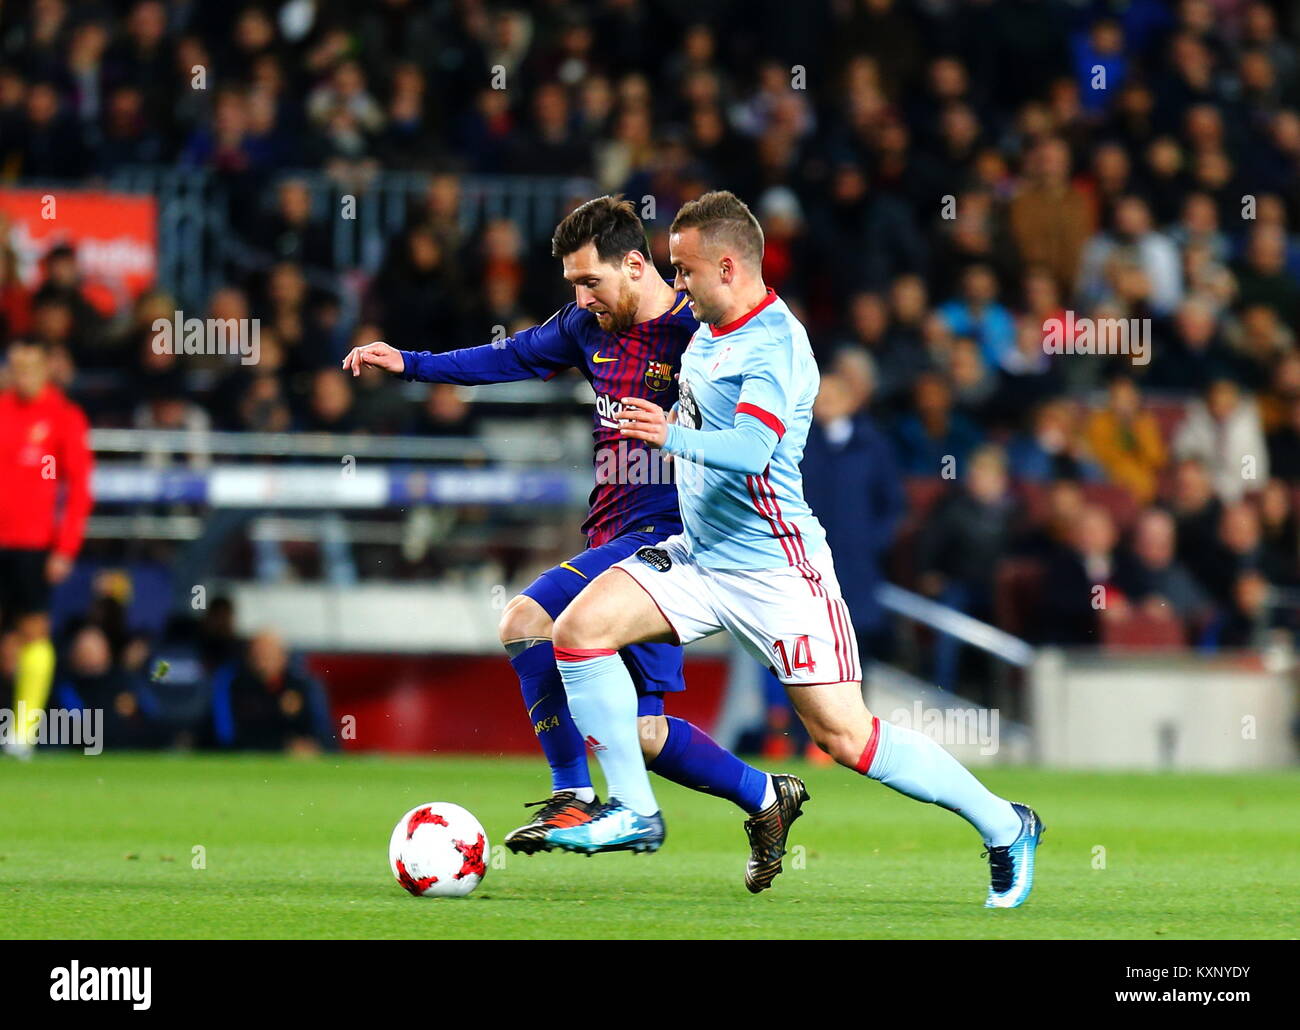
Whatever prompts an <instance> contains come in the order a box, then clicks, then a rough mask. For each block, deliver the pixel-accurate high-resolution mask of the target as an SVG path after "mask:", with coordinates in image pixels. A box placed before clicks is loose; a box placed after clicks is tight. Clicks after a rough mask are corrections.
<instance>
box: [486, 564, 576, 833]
mask: <svg viewBox="0 0 1300 1030" xmlns="http://www.w3.org/2000/svg"><path fill="white" fill-rule="evenodd" d="M565 572H567V570H564V569H562V568H561V569H552V570H551V572H550V573H547V574H546V576H556V575H557V574H559V573H565ZM567 574H569V575H572V573H567ZM546 576H544V577H542V578H541V579H539V580H538V581H537V583H534V584H533V585H532V586H531V587H530V588H529V590H531V591H533V592H534V593H535V594H536V595H538V596H537V597H534V596H529V594H528V592H525V593H522V594H520V595H519V596H517V597H515V598H513V599H511V601H510V603H509V604H507V605H506V609H505V611H504V612H503V613H502V617H501V625H500V627H499V630H500V637H501V644H502V646H503V647H504V648H505V650H506V655H507V656H508V657H509V659H510V664H511V665H512V666H513V667H514V670H515V673H516V675H518V677H519V688H520V692H521V694H522V695H523V702H524V708H525V709H526V711H527V713H528V720H529V722H531V723H532V726H533V732H534V734H536V736H537V742H538V744H539V745H541V748H542V752H543V754H545V755H546V761H547V763H548V764H549V765H550V767H551V796H550V797H549V798H547V799H545V800H544V801H540V802H530V803H529V804H528V805H527V806H526V807H529V808H535V809H537V811H536V812H534V814H533V818H532V819H531V820H530V821H529V822H527V823H525V824H524V825H523V826H520V827H518V828H516V829H514V830H512V831H511V832H510V833H508V834H506V836H505V845H506V847H508V848H509V849H510V850H511V851H514V852H516V853H521V854H532V853H533V852H535V851H540V850H542V849H544V848H545V838H546V833H547V831H548V830H550V829H551V827H553V826H569V825H572V824H573V823H575V822H581V821H583V820H585V819H588V818H590V817H591V815H592V813H593V812H595V811H596V809H597V807H598V805H597V799H596V792H595V790H594V789H593V788H592V785H591V773H590V772H589V771H588V769H587V748H586V745H585V744H584V743H583V740H582V734H580V733H579V732H578V728H577V727H576V726H574V724H573V717H572V716H571V715H570V714H569V705H568V702H567V700H566V699H565V694H564V682H563V681H562V680H561V679H560V673H559V670H558V669H556V667H555V650H554V648H553V647H552V645H551V629H552V626H553V625H554V621H553V619H552V618H551V615H550V613H549V612H548V611H547V610H546V609H545V608H544V607H543V606H542V602H541V601H540V600H538V597H541V598H542V599H544V600H548V601H551V602H552V603H554V601H555V600H559V601H562V602H567V598H565V597H563V596H562V593H561V591H559V590H558V589H555V588H554V585H553V584H552V583H549V582H548V581H547V580H546ZM576 578H577V577H575V579H576ZM539 584H541V586H540V587H539ZM548 588H550V589H548ZM552 595H555V596H552Z"/></svg>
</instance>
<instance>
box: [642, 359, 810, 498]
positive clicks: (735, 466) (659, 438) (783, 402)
mask: <svg viewBox="0 0 1300 1030" xmlns="http://www.w3.org/2000/svg"><path fill="white" fill-rule="evenodd" d="M793 381H794V368H793V357H792V351H791V349H790V347H789V345H788V341H786V342H785V343H784V344H783V343H782V342H781V341H775V340H773V341H768V342H765V343H764V344H762V345H760V346H758V347H756V348H755V350H754V353H753V354H752V355H751V356H750V360H749V361H748V363H747V369H746V371H745V373H744V374H743V376H742V378H741V382H740V397H739V399H738V401H737V403H736V413H735V416H734V417H733V420H732V425H731V428H730V429H716V430H701V429H691V428H689V427H687V426H683V425H674V424H670V423H669V421H668V419H667V417H666V416H665V414H664V411H663V409H662V408H660V407H659V406H658V405H657V404H654V403H653V402H651V401H647V400H642V399H641V398H638V397H628V398H626V399H625V400H624V401H623V408H622V409H621V410H620V411H619V413H618V418H619V419H620V420H621V421H622V423H623V428H622V433H623V435H624V436H630V437H632V438H634V439H639V440H645V441H646V442H647V443H649V444H651V445H652V446H655V447H661V448H663V450H664V451H666V452H667V453H669V454H675V455H678V456H679V457H682V458H685V459H686V460H687V461H693V462H695V463H697V464H700V465H706V466H708V467H709V468H716V469H722V470H724V471H727V472H743V473H745V474H746V475H758V474H759V473H760V472H762V471H763V470H764V469H765V468H767V465H768V462H770V461H771V460H772V453H773V452H774V451H775V450H776V445H777V444H779V443H780V442H781V437H783V436H784V435H785V423H786V421H787V419H788V418H789V410H790V408H791V407H792V405H791V402H790V399H789V391H788V390H787V388H786V386H785V384H786V383H789V382H793Z"/></svg>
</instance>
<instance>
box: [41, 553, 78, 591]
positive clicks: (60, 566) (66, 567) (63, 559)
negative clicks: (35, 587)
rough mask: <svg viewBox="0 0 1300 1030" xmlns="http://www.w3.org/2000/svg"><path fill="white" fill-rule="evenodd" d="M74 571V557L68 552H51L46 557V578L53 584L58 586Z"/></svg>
mask: <svg viewBox="0 0 1300 1030" xmlns="http://www.w3.org/2000/svg"><path fill="white" fill-rule="evenodd" d="M71 571H72V559H71V558H69V557H68V556H67V555H66V554H51V555H50V556H49V557H48V558H46V559H45V578H46V580H48V581H49V582H50V583H51V584H52V585H53V586H58V585H59V584H60V583H62V582H63V581H64V580H65V579H67V578H68V573H70V572H71Z"/></svg>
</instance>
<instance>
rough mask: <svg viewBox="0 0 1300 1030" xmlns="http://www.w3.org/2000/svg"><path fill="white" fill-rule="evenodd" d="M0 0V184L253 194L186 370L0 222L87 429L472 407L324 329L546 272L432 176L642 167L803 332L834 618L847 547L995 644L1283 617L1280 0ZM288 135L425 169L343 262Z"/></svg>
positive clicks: (658, 248)
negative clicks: (1113, 331) (253, 360)
mask: <svg viewBox="0 0 1300 1030" xmlns="http://www.w3.org/2000/svg"><path fill="white" fill-rule="evenodd" d="M2 24H3V31H0V185H2V184H3V183H6V182H8V183H17V182H31V183H38V182H65V183H72V184H77V183H90V182H95V181H98V180H100V179H103V178H104V177H107V176H110V175H112V174H113V172H114V171H115V170H117V169H120V168H122V167H126V166H129V165H135V164H142V163H145V164H147V163H155V164H162V165H168V166H180V167H187V168H195V169H206V170H208V171H209V172H210V174H212V175H213V176H215V177H217V178H218V179H219V180H220V181H222V182H224V183H226V184H227V185H228V186H229V187H230V188H231V190H232V191H234V192H235V193H236V194H237V195H239V196H243V197H248V198H250V202H248V203H246V204H242V205H239V206H237V208H236V210H235V211H234V212H233V220H232V224H231V225H230V226H229V231H230V232H231V233H232V234H234V235H235V236H236V237H237V238H238V239H239V241H240V242H241V244H242V246H243V250H242V253H244V254H245V255H248V256H249V257H248V259H247V260H245V261H244V262H242V263H241V264H240V265H239V266H238V267H232V268H231V269H229V270H228V271H229V275H228V281H227V283H226V285H224V286H223V287H222V288H221V289H219V290H218V291H217V292H216V293H215V294H214V295H213V296H211V297H210V298H209V303H208V310H207V311H205V312H203V314H204V315H210V316H213V317H248V316H254V317H257V318H259V319H260V320H261V324H262V339H261V360H260V361H259V363H258V364H256V365H254V366H248V367H234V368H233V369H232V368H231V366H229V365H221V364H218V365H217V366H216V367H215V368H214V369H213V370H212V371H213V373H214V374H213V376H212V378H211V380H210V383H209V386H208V388H207V389H205V390H204V391H202V392H195V391H193V390H191V389H188V388H187V386H186V380H185V378H184V376H183V375H182V373H183V372H184V371H186V368H183V367H182V363H183V362H185V361H191V360H193V359H189V358H185V359H181V358H177V357H176V356H174V355H159V354H156V353H154V351H153V349H152V348H151V347H150V346H149V339H150V330H149V326H150V325H151V323H152V322H153V320H154V318H156V317H166V318H170V317H171V313H172V311H173V309H174V307H175V306H176V304H175V300H174V298H172V297H169V296H166V295H164V294H162V293H159V292H151V293H148V294H146V295H144V296H143V297H141V298H140V299H139V300H138V301H137V303H136V304H135V305H134V307H133V309H131V310H129V311H128V312H127V313H126V314H125V315H124V316H122V317H119V318H116V319H110V318H107V317H105V316H104V315H103V314H101V313H100V311H99V310H98V309H97V308H96V307H95V306H94V305H93V304H91V303H90V301H89V300H88V296H87V284H86V283H85V282H83V281H82V278H81V276H80V273H79V271H78V266H77V261H76V255H75V252H73V251H72V250H71V249H68V248H58V249H55V250H54V251H51V252H50V254H49V255H48V256H47V257H46V258H45V260H44V263H43V275H42V279H41V281H40V282H39V284H33V285H30V286H28V285H24V284H23V283H22V282H21V281H19V279H18V277H17V262H16V258H15V255H14V253H13V252H12V250H10V249H7V248H5V247H4V246H3V245H0V331H2V332H3V333H4V334H5V336H6V337H8V338H10V339H17V338H25V339H32V340H36V341H39V342H41V343H43V344H45V345H46V346H47V348H48V351H49V354H50V356H51V358H52V360H53V362H54V368H55V376H56V379H58V380H59V381H60V382H61V383H63V384H64V385H65V386H66V387H67V388H68V389H69V390H70V391H71V394H72V396H73V397H78V389H79V383H80V382H82V381H83V380H82V373H85V372H88V371H93V370H96V369H105V368H107V369H117V370H120V369H123V368H127V369H131V370H133V371H132V374H131V375H130V376H129V377H128V378H127V379H126V380H125V381H124V384H125V385H124V386H123V387H122V388H121V389H119V390H117V391H116V392H112V391H110V392H108V393H103V392H99V393H95V394H94V395H93V396H91V395H89V394H85V395H83V398H82V399H83V402H84V404H85V405H86V408H87V411H88V413H89V415H90V417H91V421H92V424H95V425H103V426H131V425H133V426H137V427H142V428H149V427H170V428H191V429H203V428H206V427H209V426H211V427H214V428H223V429H232V430H250V431H271V430H290V429H301V430H312V431H320V432H345V431H346V432H369V433H381V434H387V433H421V434H426V433H458V434H464V433H468V432H472V430H473V419H474V409H473V403H472V401H470V402H468V403H467V402H466V401H465V400H464V399H462V398H461V397H460V396H459V395H458V394H457V393H456V391H454V390H453V389H451V388H437V387H435V388H433V389H431V390H430V391H429V394H428V401H427V403H424V404H412V403H411V402H409V401H407V400H405V399H403V397H404V395H402V394H400V391H399V389H398V384H396V383H394V382H392V381H390V380H388V379H386V378H384V377H383V376H382V375H380V374H374V375H371V374H367V375H365V376H363V377H361V379H359V380H357V381H356V382H355V383H354V382H353V380H352V379H351V378H350V377H344V376H342V375H340V374H338V372H337V368H338V361H339V358H340V357H341V356H342V354H343V353H345V352H346V350H347V349H348V348H349V347H350V346H351V345H352V344H353V343H354V342H369V341H371V340H375V339H384V340H387V341H389V342H390V343H393V344H394V345H395V346H399V347H405V348H414V349H434V350H443V349H450V348H452V347H458V346H466V345H473V344H478V343H484V342H487V341H488V340H489V339H490V337H491V330H492V327H493V326H495V325H504V326H506V327H508V328H518V327H521V326H525V325H530V324H534V323H536V322H539V321H542V320H544V319H545V318H546V317H548V316H549V315H550V313H551V312H552V311H553V310H555V309H556V308H557V307H558V306H559V305H561V304H562V303H564V302H565V301H566V299H568V297H567V288H566V287H565V284H564V283H563V282H562V280H561V279H560V277H559V275H558V274H557V271H556V268H555V264H554V261H553V260H552V259H551V257H550V255H549V250H548V248H547V247H546V246H545V245H544V244H542V245H536V246H535V245H532V244H531V243H530V242H529V241H528V240H527V238H526V237H525V235H524V234H523V233H521V232H520V230H519V228H518V227H517V226H515V225H513V224H512V223H511V222H509V221H507V220H504V219H495V220H489V221H488V222H487V223H486V224H485V225H484V226H482V227H481V228H480V229H479V230H478V231H475V232H473V233H468V232H466V231H465V230H464V229H463V227H462V225H461V222H460V220H459V217H458V214H459V210H460V189H461V183H462V179H463V177H464V176H467V175H494V174H506V173H510V174H514V173H518V172H520V171H521V170H526V171H527V172H529V173H532V174H538V175H560V176H581V177H587V178H589V179H591V180H593V181H594V182H595V183H596V184H597V187H598V188H599V189H600V190H601V191H606V192H611V193H614V192H621V193H624V194H626V195H628V196H629V197H632V198H634V199H637V200H638V201H640V200H642V199H644V198H653V200H654V216H653V218H651V219H648V220H647V225H648V229H649V230H650V233H651V246H652V249H653V251H654V257H655V259H656V261H657V263H658V266H659V268H660V269H661V271H665V272H666V271H667V270H668V267H669V266H668V261H667V241H666V234H665V230H666V226H667V225H668V224H669V223H670V222H671V220H672V216H673V214H674V212H675V211H676V209H677V208H678V207H679V206H680V205H681V204H682V203H683V202H685V201H686V200H688V199H690V198H692V197H694V196H696V195H698V194H699V193H701V192H703V191H705V190H707V189H711V188H717V187H721V188H728V189H731V190H733V191H735V192H736V193H737V194H739V195H740V196H741V197H742V198H743V199H745V200H746V201H747V202H748V203H749V204H750V205H751V206H752V208H753V209H754V211H755V213H756V214H757V215H758V217H759V218H760V220H761V222H762V224H763V227H764V230H765V233H766V254H765V260H764V272H765V277H766V280H767V282H768V283H769V285H771V286H773V287H775V288H776V290H777V291H778V293H780V294H781V296H782V297H784V298H785V299H786V300H787V301H788V302H789V303H790V304H791V305H792V307H794V308H795V310H796V311H797V312H798V313H799V314H800V315H801V317H802V318H803V319H804V320H805V323H806V325H807V326H808V329H809V332H810V335H811V338H812V340H813V344H814V349H815V351H816V354H817V356H818V359H819V361H820V362H821V364H822V367H823V373H824V378H823V386H822V394H821V397H820V398H819V401H818V407H817V411H816V427H815V429H814V432H813V434H812V436H811V438H810V441H809V446H808V458H807V461H806V463H805V472H806V475H807V479H808V490H809V494H810V500H811V501H812V503H813V506H814V509H815V510H816V511H817V512H818V514H819V515H820V516H821V517H822V518H823V521H824V522H825V523H826V524H827V526H828V529H829V532H830V538H831V544H832V546H833V548H834V552H835V555H836V559H837V564H838V565H839V567H840V569H839V571H840V579H841V582H842V583H843V584H844V587H845V594H846V598H847V599H848V600H849V602H850V606H851V608H852V610H853V614H854V619H855V623H856V625H857V628H858V629H859V632H860V634H861V636H862V638H863V641H864V646H866V647H867V649H868V650H869V651H870V653H873V654H882V653H887V651H888V647H889V643H890V634H889V631H888V628H887V622H886V619H885V616H884V613H883V612H882V611H881V610H880V608H879V606H878V605H877V604H876V602H875V600H874V597H873V588H874V586H875V584H876V583H878V582H879V581H880V579H881V578H889V579H892V580H894V581H895V582H899V583H901V584H902V585H905V586H908V587H912V588H914V589H917V590H919V591H921V592H922V593H924V594H926V595H928V596H931V597H934V598H936V599H939V600H942V601H943V602H944V603H946V604H950V605H953V606H955V607H957V608H959V609H961V610H963V611H967V612H969V613H971V614H973V615H975V616H977V617H979V618H982V619H986V620H989V621H992V622H994V623H996V624H998V625H1000V626H1002V627H1003V628H1006V629H1008V630H1011V631H1012V632H1015V633H1018V634H1020V635H1022V636H1024V637H1026V638H1028V639H1030V640H1033V641H1042V642H1054V643H1062V644H1081V643H1114V644H1123V643H1158V644H1165V645H1169V646H1174V645H1184V644H1189V645H1199V646H1204V647H1220V646H1234V645H1248V644H1258V643H1260V642H1261V641H1262V640H1264V639H1266V637H1267V636H1268V635H1269V634H1270V633H1275V632H1278V631H1281V632H1284V633H1290V634H1291V635H1295V634H1296V633H1297V631H1298V630H1300V624H1298V623H1297V611H1300V605H1296V604H1295V603H1294V600H1295V598H1296V597H1297V596H1300V595H1298V594H1297V593H1296V591H1297V590H1300V535H1298V530H1297V525H1298V519H1297V500H1298V498H1300V348H1298V347H1297V333H1300V235H1298V234H1297V231H1296V226H1297V225H1298V224H1300V7H1296V5H1294V4H1291V3H1289V2H1286V0H1274V2H1265V0H1182V2H1167V3H1166V2H1161V0H1131V2H1126V3H1108V2H1105V0H969V2H965V0H917V2H915V3H904V2H901V0H827V2H825V3H805V4H789V3H783V2H777V0H752V2H744V3H742V2H739V0H695V2H693V3H689V4H687V3H684V2H679V0H658V2H649V0H604V2H590V3H579V2H567V0H548V2H545V3H538V4H530V5H525V4H509V3H500V4H490V3H485V2H482V0H447V2H419V0H375V2H374V3H368V4H350V3H342V2H338V3H330V2H311V0H294V2H289V3H284V4H262V3H251V4H239V5H232V6H229V7H227V6H226V5H218V4H198V3H190V2H184V0H178V2H174V3H164V2H162V0H138V2H134V3H127V4H113V3H98V2H90V3H81V4H73V3H69V2H65V0H31V2H29V3H25V4H13V5H11V4H6V5H4V20H3V23H2ZM825 40H833V45H832V46H831V47H830V48H829V49H828V48H827V47H826V46H825V45H824V41H825ZM200 72H201V73H202V80H203V81H202V86H201V87H196V85H195V83H196V81H197V80H196V78H195V76H196V75H198V74H199V73H200ZM320 169H323V170H325V171H326V172H327V173H328V174H329V175H330V176H332V177H334V178H336V179H337V180H338V181H340V182H345V183H348V184H350V188H354V189H357V190H364V189H365V187H366V183H367V181H368V177H370V176H373V175H374V174H375V172H377V171H379V170H389V169H404V170H409V171H417V172H425V173H428V175H429V180H428V188H427V191H426V194H425V196H424V198H423V202H422V203H420V204H418V205H414V206H413V207H412V210H411V212H410V218H409V222H408V224H407V226H406V228H405V229H404V230H403V231H402V232H400V233H398V234H397V235H396V236H394V238H392V239H391V240H390V241H388V249H387V253H386V254H385V256H384V259H383V261H382V263H381V264H380V265H379V267H378V270H377V271H376V273H375V274H374V275H373V276H370V277H368V278H367V279H366V280H365V281H364V282H361V283H360V284H359V285H358V281H357V278H356V276H355V274H353V270H350V269H343V268H336V267H333V265H332V263H331V261H330V256H331V255H332V253H333V249H332V247H331V240H332V238H333V237H332V232H333V228H334V226H333V224H332V221H331V219H332V218H333V217H334V215H333V213H332V212H330V213H327V212H324V211H320V210H317V209H315V208H314V206H313V203H312V198H311V193H310V191H309V190H308V188H307V185H306V184H305V183H304V181H303V180H302V178H301V176H300V174H299V173H301V172H303V171H304V170H320ZM562 213H563V212H557V216H558V215H559V214H562ZM348 291H354V293H355V295H356V299H357V304H356V305H347V304H343V303H341V298H342V297H343V296H344V295H345V294H346V293H347V292H348ZM350 311H355V316H352V315H346V314H345V312H350ZM1067 313H1068V318H1071V319H1075V320H1078V319H1123V320H1130V319H1136V320H1139V322H1138V323H1135V324H1142V325H1145V326H1149V338H1148V339H1147V343H1148V346H1149V350H1148V352H1147V355H1146V357H1147V358H1148V359H1149V360H1145V361H1141V360H1137V358H1136V356H1135V355H1132V354H1128V355H1124V354H1120V355H1109V356H1108V355H1103V354H1082V353H1081V354H1060V353H1057V354H1053V353H1048V351H1047V349H1046V348H1045V347H1044V323H1045V322H1047V321H1048V320H1051V319H1062V320H1065V319H1067ZM367 571H368V570H365V569H363V570H362V574H363V575H365V574H366V572H367ZM1098 587H1100V588H1104V589H1102V591H1101V593H1100V594H1097V592H1096V588H1098ZM1098 597H1100V598H1101V600H1100V602H1099V601H1098ZM84 633H85V631H84V630H83V631H82V636H81V637H77V638H75V639H73V640H72V641H71V643H70V644H69V645H68V647H69V648H70V651H69V652H68V653H69V654H70V655H71V660H75V659H76V658H77V656H78V655H80V656H81V657H83V658H84V657H85V655H86V653H90V652H93V651H94V648H93V647H92V646H91V645H90V644H88V643H87V642H86V639H85V636H84ZM92 656H93V655H92ZM117 657H118V660H119V662H120V660H121V655H118V656H117ZM960 658H961V656H960V654H959V653H958V651H957V649H956V647H955V645H953V644H952V643H951V642H943V641H940V642H939V643H938V644H937V645H936V647H935V649H934V667H933V669H932V670H930V671H931V672H932V674H933V675H934V676H935V678H936V679H937V680H938V681H939V682H940V683H943V684H945V685H952V684H954V683H955V682H956V681H957V678H958V675H959V659H960Z"/></svg>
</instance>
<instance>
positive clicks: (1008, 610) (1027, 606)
mask: <svg viewBox="0 0 1300 1030" xmlns="http://www.w3.org/2000/svg"><path fill="white" fill-rule="evenodd" d="M1045 574H1046V569H1044V567H1043V563H1042V562H1040V561H1039V560H1038V559H1036V558H1006V559H1003V561H1002V562H1000V563H999V564H998V571H997V576H996V578H995V581H994V584H993V612H994V617H995V618H996V619H997V625H998V627H999V628H1000V629H1004V630H1006V631H1007V632H1008V633H1011V634H1012V635H1014V636H1018V637H1027V636H1029V635H1031V634H1032V633H1033V630H1034V620H1035V615H1034V613H1035V610H1036V609H1037V606H1038V599H1039V597H1040V596H1041V594H1042V590H1043V577H1044V575H1045Z"/></svg>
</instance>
